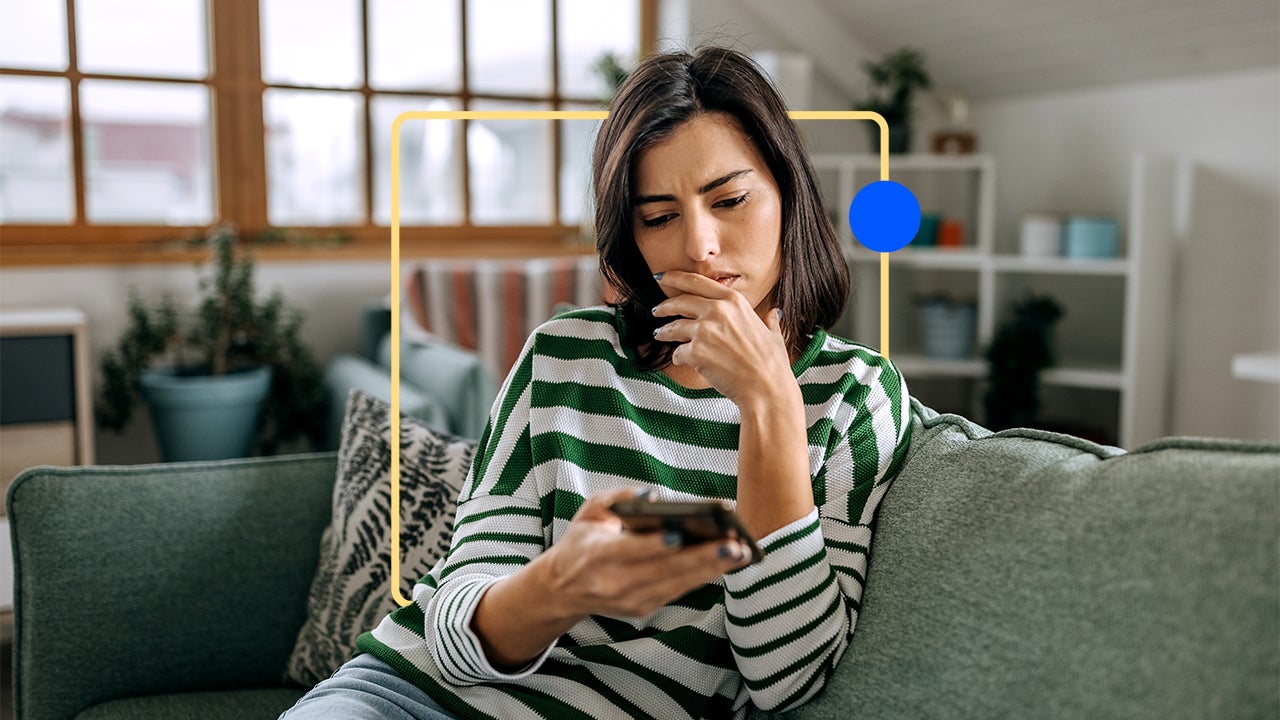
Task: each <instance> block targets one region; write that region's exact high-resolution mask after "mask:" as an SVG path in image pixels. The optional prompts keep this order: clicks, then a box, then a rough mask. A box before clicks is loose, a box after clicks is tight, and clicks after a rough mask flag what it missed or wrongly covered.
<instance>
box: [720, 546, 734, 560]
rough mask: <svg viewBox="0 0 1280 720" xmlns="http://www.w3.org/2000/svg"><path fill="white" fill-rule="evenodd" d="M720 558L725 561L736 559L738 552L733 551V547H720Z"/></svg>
mask: <svg viewBox="0 0 1280 720" xmlns="http://www.w3.org/2000/svg"><path fill="white" fill-rule="evenodd" d="M720 557H722V558H724V559H725V560H728V559H729V558H736V557H738V551H737V550H735V549H734V547H733V545H729V544H725V545H721V546H720Z"/></svg>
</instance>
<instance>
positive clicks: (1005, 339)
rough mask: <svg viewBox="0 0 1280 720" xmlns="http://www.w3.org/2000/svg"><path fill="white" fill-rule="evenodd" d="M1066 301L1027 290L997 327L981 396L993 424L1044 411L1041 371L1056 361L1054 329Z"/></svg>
mask: <svg viewBox="0 0 1280 720" xmlns="http://www.w3.org/2000/svg"><path fill="white" fill-rule="evenodd" d="M1061 317H1062V306H1061V305H1059V304H1058V302H1057V301H1056V300H1054V299H1053V298H1052V297H1049V296H1047V295H1028V296H1027V297H1025V298H1023V299H1022V300H1019V301H1018V302H1016V303H1014V305H1013V314H1012V316H1011V317H1010V318H1009V320H1008V321H1007V322H1005V323H1004V324H1003V325H1001V326H1000V329H999V330H997V331H996V335H995V337H994V338H993V339H992V341H991V346H990V347H988V348H987V353H986V355H987V368H988V370H987V372H988V376H987V391H986V394H985V395H984V396H983V398H982V404H983V407H984V408H985V410H986V424H987V427H988V428H990V429H991V430H1004V429H1007V428H1012V427H1029V426H1030V425H1031V424H1032V423H1034V422H1035V420H1036V416H1037V415H1038V414H1039V412H1040V371H1041V370H1044V369H1045V368H1047V367H1052V366H1053V365H1054V363H1056V362H1057V359H1056V358H1055V356H1054V350H1053V344H1052V342H1051V341H1050V332H1051V331H1052V330H1053V326H1054V325H1055V324H1056V323H1057V322H1058V320H1059V318H1061Z"/></svg>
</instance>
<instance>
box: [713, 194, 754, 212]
mask: <svg viewBox="0 0 1280 720" xmlns="http://www.w3.org/2000/svg"><path fill="white" fill-rule="evenodd" d="M750 197H751V193H742V194H741V195H738V196H737V197H731V198H725V199H724V200H721V201H720V202H718V203H716V204H715V205H714V206H713V207H726V208H732V207H737V206H739V205H741V204H742V203H744V202H746V201H747V200H748V199H749V198H750Z"/></svg>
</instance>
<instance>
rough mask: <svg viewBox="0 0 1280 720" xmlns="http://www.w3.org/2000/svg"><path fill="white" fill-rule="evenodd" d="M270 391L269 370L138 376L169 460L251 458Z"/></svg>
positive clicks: (159, 372)
mask: <svg viewBox="0 0 1280 720" xmlns="http://www.w3.org/2000/svg"><path fill="white" fill-rule="evenodd" d="M270 390H271V368H270V367H257V368H251V369H248V370H243V371H239V372H230V373H227V374H226V375H221V376H216V377H215V376H212V375H179V374H176V373H174V372H173V371H172V370H148V371H146V372H144V373H142V374H141V376H139V378H138V391H139V392H140V393H141V394H142V397H143V399H144V400H146V401H147V406H148V407H149V408H150V410H151V421H152V424H153V425H155V429H156V438H157V440H159V443H160V454H161V456H162V457H163V458H164V460H165V462H175V461H183V460H225V459H227V458H237V457H246V456H248V455H249V454H250V453H251V452H252V451H253V440H254V438H255V437H256V436H257V433H258V416H259V414H260V411H261V410H262V401H263V399H264V398H266V396H267V393H268V392H269V391H270Z"/></svg>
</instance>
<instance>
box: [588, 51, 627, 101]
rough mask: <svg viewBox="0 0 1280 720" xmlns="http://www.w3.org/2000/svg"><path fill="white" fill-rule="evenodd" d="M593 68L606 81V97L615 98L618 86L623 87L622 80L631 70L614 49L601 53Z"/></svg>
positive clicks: (592, 65)
mask: <svg viewBox="0 0 1280 720" xmlns="http://www.w3.org/2000/svg"><path fill="white" fill-rule="evenodd" d="M591 70H592V71H593V72H595V74H596V75H598V76H599V77H600V79H601V80H603V81H604V84H605V87H606V88H607V98H606V99H612V98H613V96H614V94H615V93H617V92H618V88H620V87H622V81H623V80H626V79H627V75H629V74H630V72H631V71H630V70H628V69H627V67H626V65H624V64H623V60H622V56H621V55H619V54H618V53H616V52H613V51H612V50H606V51H605V52H602V53H600V55H599V56H597V57H596V60H595V62H594V63H592V64H591Z"/></svg>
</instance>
